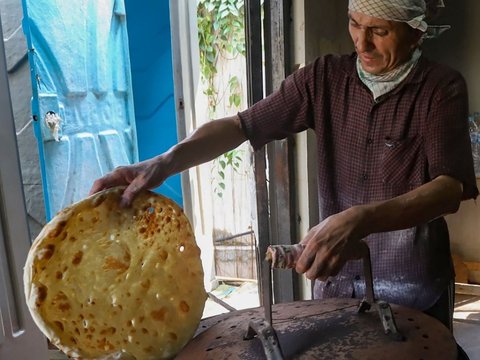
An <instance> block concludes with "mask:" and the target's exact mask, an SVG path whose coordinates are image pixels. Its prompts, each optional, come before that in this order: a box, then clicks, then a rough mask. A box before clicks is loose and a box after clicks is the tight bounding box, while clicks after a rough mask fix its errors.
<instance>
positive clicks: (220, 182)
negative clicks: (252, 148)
mask: <svg viewBox="0 0 480 360" xmlns="http://www.w3.org/2000/svg"><path fill="white" fill-rule="evenodd" d="M241 154H242V150H240V149H234V150H230V151H228V152H226V153H225V154H223V155H221V156H219V157H218V158H216V159H215V161H214V167H215V168H216V169H217V171H216V178H214V179H213V181H214V182H215V186H214V188H213V191H214V192H215V194H217V196H218V197H219V198H222V197H223V191H224V190H225V188H226V185H225V171H226V170H227V168H228V167H231V168H232V169H233V171H235V172H236V173H238V174H239V173H240V165H241V163H242V157H241V156H240V155H241Z"/></svg>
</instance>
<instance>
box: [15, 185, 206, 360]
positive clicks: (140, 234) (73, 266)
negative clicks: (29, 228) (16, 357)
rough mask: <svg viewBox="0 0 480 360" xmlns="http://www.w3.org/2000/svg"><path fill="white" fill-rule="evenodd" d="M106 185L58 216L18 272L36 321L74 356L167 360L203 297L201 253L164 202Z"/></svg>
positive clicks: (179, 215) (174, 208)
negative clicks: (125, 195)
mask: <svg viewBox="0 0 480 360" xmlns="http://www.w3.org/2000/svg"><path fill="white" fill-rule="evenodd" d="M122 191H123V189H121V188H114V189H109V190H106V191H103V192H100V193H97V194H95V195H92V196H90V197H88V198H86V199H85V200H82V201H80V202H78V203H76V204H74V205H72V206H70V207H68V208H65V209H64V210H62V211H61V212H59V213H58V214H57V215H56V216H55V217H54V218H53V219H52V220H51V221H50V222H49V223H48V224H47V225H45V227H44V228H43V230H42V232H41V233H40V234H39V235H38V237H37V238H36V240H35V242H34V243H33V246H32V248H31V249H30V252H29V254H28V258H27V262H26V265H25V271H24V285H25V295H26V299H27V304H28V308H29V309H30V312H31V314H32V316H33V319H34V320H35V323H36V324H37V325H38V327H39V328H40V329H41V330H42V331H43V333H44V334H45V335H46V336H47V337H48V338H49V340H50V341H51V342H52V343H53V344H54V345H56V346H57V347H58V348H59V349H61V350H62V351H63V352H65V353H66V354H67V355H68V356H70V357H72V358H79V359H168V358H172V357H173V356H175V354H176V353H177V352H178V351H179V350H180V349H181V348H182V347H183V346H184V345H185V344H186V343H187V342H188V341H189V340H190V339H191V337H192V336H193V334H194V332H195V330H196V329H197V326H198V324H199V322H200V318H201V315H202V311H203V307H204V305H205V300H206V297H207V296H206V293H205V290H204V287H203V270H202V266H201V261H200V249H199V248H198V246H197V245H196V243H195V239H194V235H193V233H192V229H191V226H190V223H189V221H188V219H187V217H186V216H185V215H184V213H183V211H182V210H181V209H180V208H179V207H178V205H176V204H175V203H174V202H172V201H171V200H169V199H167V198H165V197H163V196H161V195H157V194H154V193H153V192H150V191H144V192H141V193H140V194H139V195H138V196H137V197H136V198H135V200H134V201H133V204H132V206H131V207H130V208H121V207H120V206H119V202H120V195H121V193H122Z"/></svg>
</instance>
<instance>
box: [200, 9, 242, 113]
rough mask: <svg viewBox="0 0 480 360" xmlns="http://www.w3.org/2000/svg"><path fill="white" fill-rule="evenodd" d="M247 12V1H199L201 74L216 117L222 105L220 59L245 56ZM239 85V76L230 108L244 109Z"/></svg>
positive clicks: (233, 82)
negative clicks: (217, 81)
mask: <svg viewBox="0 0 480 360" xmlns="http://www.w3.org/2000/svg"><path fill="white" fill-rule="evenodd" d="M244 9H245V4H244V0H198V7H197V24H198V41H199V49H200V72H201V75H202V78H203V79H204V80H205V82H206V84H207V88H206V90H205V91H204V94H205V95H206V96H207V98H208V105H209V106H208V107H209V112H210V114H211V115H213V114H215V111H216V108H217V105H218V102H219V95H218V94H219V91H218V89H216V88H215V83H214V80H215V75H216V74H217V62H218V58H219V57H220V56H222V57H224V58H227V59H230V58H235V57H237V56H238V55H242V56H245V28H244ZM239 84H240V81H239V80H238V78H237V77H236V76H233V77H231V78H230V80H229V90H230V96H229V104H230V106H233V105H235V106H236V107H238V106H239V105H240V95H239V94H240V87H239Z"/></svg>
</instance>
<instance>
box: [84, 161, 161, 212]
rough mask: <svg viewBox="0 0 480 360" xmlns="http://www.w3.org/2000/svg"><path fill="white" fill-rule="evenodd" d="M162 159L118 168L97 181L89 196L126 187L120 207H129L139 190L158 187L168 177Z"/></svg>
mask: <svg viewBox="0 0 480 360" xmlns="http://www.w3.org/2000/svg"><path fill="white" fill-rule="evenodd" d="M162 159H163V158H162V157H156V158H152V159H149V160H145V161H142V162H139V163H136V164H133V165H128V166H120V167H118V168H116V169H115V170H113V171H112V172H110V173H108V174H106V175H105V176H103V177H101V178H99V179H97V180H96V181H95V182H94V183H93V186H92V188H91V189H90V195H92V194H94V193H96V192H98V191H101V190H104V189H108V188H111V187H114V186H122V185H126V186H127V188H126V189H125V191H124V192H123V195H122V200H121V205H122V206H130V204H131V203H132V200H133V199H134V198H135V196H136V195H137V194H138V193H139V192H140V191H141V190H143V189H153V188H155V187H157V186H160V185H161V184H162V183H163V182H164V181H165V179H166V178H167V177H168V173H167V171H166V166H165V165H164V164H163V161H162Z"/></svg>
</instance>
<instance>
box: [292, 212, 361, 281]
mask: <svg viewBox="0 0 480 360" xmlns="http://www.w3.org/2000/svg"><path fill="white" fill-rule="evenodd" d="M365 216H366V213H365V211H364V210H363V208H362V207H361V206H355V207H352V208H350V209H347V210H345V211H342V212H341V213H338V214H335V215H332V216H330V217H328V218H326V219H325V220H324V221H322V222H321V223H320V224H318V225H316V226H314V227H313V228H312V229H311V230H310V231H309V232H308V234H307V235H306V236H305V238H304V239H303V240H302V241H301V243H302V244H304V245H306V247H305V250H304V251H303V253H302V255H301V257H300V258H299V260H298V261H297V265H296V270H297V272H299V273H305V275H306V276H307V278H308V279H310V280H314V279H320V280H326V279H327V278H328V277H329V276H334V275H337V274H338V272H339V271H340V270H341V269H342V267H343V266H344V265H345V263H346V262H347V261H348V260H354V259H360V258H362V257H363V256H364V255H365V254H366V244H365V243H364V242H363V241H361V240H362V238H363V237H364V236H366V235H367V234H365V233H364V231H363V230H362V228H363V226H362V224H363V219H364V218H365Z"/></svg>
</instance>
